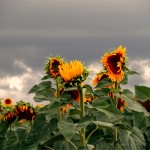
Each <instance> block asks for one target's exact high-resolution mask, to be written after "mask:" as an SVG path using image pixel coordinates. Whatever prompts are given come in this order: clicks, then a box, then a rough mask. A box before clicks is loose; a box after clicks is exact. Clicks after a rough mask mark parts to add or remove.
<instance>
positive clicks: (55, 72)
mask: <svg viewBox="0 0 150 150" xmlns="http://www.w3.org/2000/svg"><path fill="white" fill-rule="evenodd" d="M62 63H63V59H61V58H60V57H52V58H49V59H48V62H47V63H46V64H45V70H46V73H47V74H48V75H50V76H51V77H52V78H56V77H57V76H59V75H60V73H59V68H58V67H59V66H60V65H62Z"/></svg>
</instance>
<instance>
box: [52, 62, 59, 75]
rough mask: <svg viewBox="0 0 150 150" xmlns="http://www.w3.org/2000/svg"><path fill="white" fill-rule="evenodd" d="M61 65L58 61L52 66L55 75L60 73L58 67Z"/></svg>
mask: <svg viewBox="0 0 150 150" xmlns="http://www.w3.org/2000/svg"><path fill="white" fill-rule="evenodd" d="M59 65H60V62H59V61H58V60H54V62H53V64H52V70H53V72H54V73H58V71H59V69H58V66H59Z"/></svg>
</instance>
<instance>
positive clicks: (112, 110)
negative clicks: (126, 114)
mask: <svg viewBox="0 0 150 150" xmlns="http://www.w3.org/2000/svg"><path fill="white" fill-rule="evenodd" d="M95 109H96V110H98V111H100V112H102V113H104V114H105V115H106V116H107V117H109V118H114V119H115V120H117V119H119V118H122V114H121V113H120V112H119V111H118V109H117V108H116V107H115V106H114V105H110V106H107V107H95ZM114 119H113V120H114Z"/></svg>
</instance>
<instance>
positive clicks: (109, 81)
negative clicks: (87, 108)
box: [95, 78, 112, 88]
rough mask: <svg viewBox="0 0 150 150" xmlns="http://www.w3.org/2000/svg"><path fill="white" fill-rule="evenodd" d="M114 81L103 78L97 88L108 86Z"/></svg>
mask: <svg viewBox="0 0 150 150" xmlns="http://www.w3.org/2000/svg"><path fill="white" fill-rule="evenodd" d="M111 84H112V82H111V80H110V79H106V78H104V79H103V80H101V81H100V82H98V84H97V85H96V87H95V88H106V87H107V86H109V85H111Z"/></svg>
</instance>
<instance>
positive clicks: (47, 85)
mask: <svg viewBox="0 0 150 150" xmlns="http://www.w3.org/2000/svg"><path fill="white" fill-rule="evenodd" d="M51 84H52V83H51V81H43V82H41V83H39V84H38V85H34V86H33V87H32V88H31V89H30V91H29V92H28V94H30V93H35V92H37V91H40V90H43V89H45V88H51Z"/></svg>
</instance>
